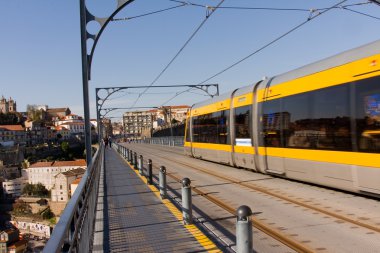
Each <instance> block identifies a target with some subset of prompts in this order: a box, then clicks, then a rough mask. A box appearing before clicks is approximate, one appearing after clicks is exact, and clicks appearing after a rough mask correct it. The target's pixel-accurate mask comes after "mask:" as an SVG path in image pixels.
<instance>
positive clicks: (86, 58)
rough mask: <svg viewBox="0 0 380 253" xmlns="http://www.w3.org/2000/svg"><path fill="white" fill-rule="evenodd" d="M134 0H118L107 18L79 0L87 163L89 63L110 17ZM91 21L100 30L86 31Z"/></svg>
mask: <svg viewBox="0 0 380 253" xmlns="http://www.w3.org/2000/svg"><path fill="white" fill-rule="evenodd" d="M133 1H134V0H118V1H117V2H118V5H117V8H116V10H115V11H114V12H113V13H112V14H111V15H110V16H109V17H107V18H98V17H95V16H94V15H92V14H91V13H90V12H89V11H88V9H87V8H86V0H80V2H79V4H80V31H81V50H82V81H83V111H84V120H85V124H84V125H85V126H84V127H85V142H86V160H87V165H89V164H90V163H91V159H92V153H91V123H90V104H89V97H88V83H89V80H90V79H91V63H92V57H93V55H94V50H95V47H96V44H97V42H98V40H99V38H100V35H101V34H102V33H103V30H104V29H105V27H106V26H107V24H108V23H109V22H110V21H111V20H112V18H113V17H114V16H115V15H116V14H117V13H118V12H119V11H120V10H121V9H123V8H124V7H125V6H126V5H128V4H129V3H131V2H133ZM91 21H96V22H98V23H99V24H100V27H101V28H100V30H99V32H98V33H96V34H90V33H89V32H87V24H88V23H89V22H91ZM88 39H92V40H93V41H94V44H93V46H92V48H91V53H90V54H88V52H87V40H88Z"/></svg>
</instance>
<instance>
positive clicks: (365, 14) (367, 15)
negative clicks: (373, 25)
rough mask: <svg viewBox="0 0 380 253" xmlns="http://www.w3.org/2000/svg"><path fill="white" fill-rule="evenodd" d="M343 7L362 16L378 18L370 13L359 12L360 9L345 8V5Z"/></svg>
mask: <svg viewBox="0 0 380 253" xmlns="http://www.w3.org/2000/svg"><path fill="white" fill-rule="evenodd" d="M343 9H344V10H347V11H351V12H354V13H357V14H360V15H363V16H366V17H370V18H373V19H377V20H380V18H379V17H375V16H372V15H369V14H367V13H363V12H360V11H356V10H352V9H349V8H347V7H344V8H343Z"/></svg>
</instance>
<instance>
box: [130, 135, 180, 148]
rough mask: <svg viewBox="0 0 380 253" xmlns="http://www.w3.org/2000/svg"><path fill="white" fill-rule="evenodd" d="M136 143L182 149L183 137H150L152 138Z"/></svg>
mask: <svg viewBox="0 0 380 253" xmlns="http://www.w3.org/2000/svg"><path fill="white" fill-rule="evenodd" d="M137 142H138V143H146V144H158V145H165V146H176V147H183V144H184V137H183V136H173V137H170V136H168V137H152V138H147V139H145V140H138V141H137Z"/></svg>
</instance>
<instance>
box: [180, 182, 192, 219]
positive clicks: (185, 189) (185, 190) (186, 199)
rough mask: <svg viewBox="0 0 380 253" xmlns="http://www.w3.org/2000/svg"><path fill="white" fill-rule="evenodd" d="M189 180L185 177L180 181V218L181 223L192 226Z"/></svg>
mask: <svg viewBox="0 0 380 253" xmlns="http://www.w3.org/2000/svg"><path fill="white" fill-rule="evenodd" d="M190 184H191V180H190V179H189V178H187V177H185V178H184V179H182V217H183V223H185V225H187V224H193V210H192V201H191V186H190Z"/></svg>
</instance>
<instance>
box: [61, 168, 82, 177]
mask: <svg viewBox="0 0 380 253" xmlns="http://www.w3.org/2000/svg"><path fill="white" fill-rule="evenodd" d="M85 172H86V170H85V169H83V168H77V169H73V170H69V171H65V172H62V174H63V175H65V176H67V177H69V176H78V175H83V174H84V173H85Z"/></svg>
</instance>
